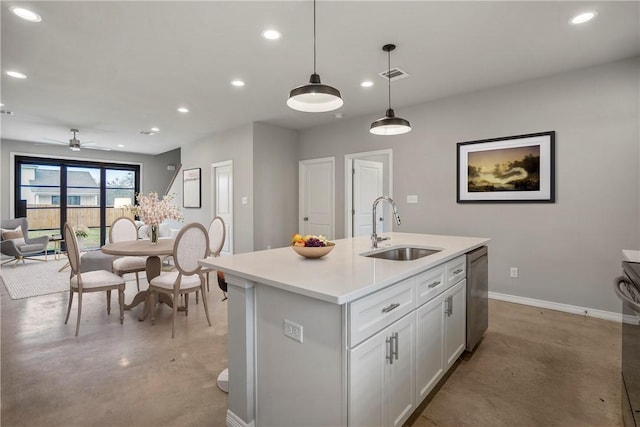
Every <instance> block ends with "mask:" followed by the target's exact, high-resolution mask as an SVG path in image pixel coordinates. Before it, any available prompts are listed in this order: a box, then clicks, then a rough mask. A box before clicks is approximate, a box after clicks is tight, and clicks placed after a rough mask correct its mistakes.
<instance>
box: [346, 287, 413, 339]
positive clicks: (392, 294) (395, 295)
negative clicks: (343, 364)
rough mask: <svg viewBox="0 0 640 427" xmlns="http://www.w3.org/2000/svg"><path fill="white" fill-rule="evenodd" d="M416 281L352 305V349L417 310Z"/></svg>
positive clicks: (350, 322)
mask: <svg viewBox="0 0 640 427" xmlns="http://www.w3.org/2000/svg"><path fill="white" fill-rule="evenodd" d="M415 293H416V292H415V278H413V277H412V278H410V279H407V280H404V281H402V282H400V283H398V284H395V285H392V286H390V287H388V288H386V289H383V290H381V291H378V292H376V293H374V294H372V295H369V296H366V297H364V298H362V299H359V300H357V301H354V302H352V303H350V304H349V347H355V346H356V345H358V344H359V343H360V342H362V341H363V340H364V339H366V338H368V337H370V336H371V335H373V334H375V333H376V332H378V331H380V330H382V329H383V328H385V327H386V326H387V325H389V324H391V323H393V322H395V321H396V320H398V319H399V318H401V317H402V316H404V315H405V314H407V313H409V312H410V311H412V310H413V309H414V308H415V307H416V297H415Z"/></svg>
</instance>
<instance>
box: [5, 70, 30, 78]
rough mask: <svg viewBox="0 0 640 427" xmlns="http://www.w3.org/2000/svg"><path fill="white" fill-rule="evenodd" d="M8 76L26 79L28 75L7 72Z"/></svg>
mask: <svg viewBox="0 0 640 427" xmlns="http://www.w3.org/2000/svg"><path fill="white" fill-rule="evenodd" d="M7 76H11V77H13V78H14V79H26V78H27V76H26V74H22V73H19V72H17V71H7Z"/></svg>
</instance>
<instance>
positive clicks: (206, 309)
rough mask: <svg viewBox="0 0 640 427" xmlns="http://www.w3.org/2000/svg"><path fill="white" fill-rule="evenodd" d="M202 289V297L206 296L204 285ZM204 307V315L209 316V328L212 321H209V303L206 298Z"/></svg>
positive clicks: (204, 298) (203, 301) (203, 302)
mask: <svg viewBox="0 0 640 427" xmlns="http://www.w3.org/2000/svg"><path fill="white" fill-rule="evenodd" d="M200 287H201V288H202V295H205V293H204V283H203V284H202V285H200ZM202 305H203V306H204V314H206V315H207V323H209V326H211V320H210V319H209V303H208V302H207V298H206V297H204V296H203V297H202Z"/></svg>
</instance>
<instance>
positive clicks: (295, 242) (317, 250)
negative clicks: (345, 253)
mask: <svg viewBox="0 0 640 427" xmlns="http://www.w3.org/2000/svg"><path fill="white" fill-rule="evenodd" d="M334 246H335V243H332V242H329V241H328V240H327V238H326V237H324V236H322V235H320V236H313V235H311V234H307V235H306V236H302V235H301V234H298V233H296V234H294V235H293V236H292V237H291V247H292V248H293V250H294V251H296V252H297V253H298V254H299V255H302V256H303V257H305V258H320V257H323V256H325V255H326V254H328V253H329V252H331V251H332V250H333V247H334Z"/></svg>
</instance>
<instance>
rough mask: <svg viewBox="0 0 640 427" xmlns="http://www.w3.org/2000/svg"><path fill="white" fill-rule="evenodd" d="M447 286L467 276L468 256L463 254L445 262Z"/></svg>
mask: <svg viewBox="0 0 640 427" xmlns="http://www.w3.org/2000/svg"><path fill="white" fill-rule="evenodd" d="M445 270H446V276H447V288H448V287H449V286H452V285H455V284H456V283H458V282H459V281H460V280H462V279H464V278H465V277H467V256H466V255H462V256H459V257H458V258H456V259H452V260H451V261H449V262H448V263H446V264H445Z"/></svg>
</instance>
